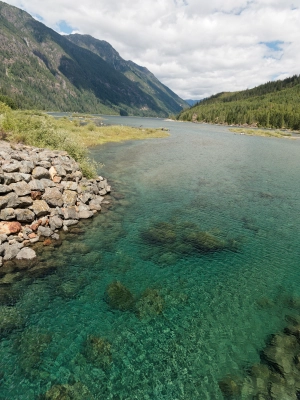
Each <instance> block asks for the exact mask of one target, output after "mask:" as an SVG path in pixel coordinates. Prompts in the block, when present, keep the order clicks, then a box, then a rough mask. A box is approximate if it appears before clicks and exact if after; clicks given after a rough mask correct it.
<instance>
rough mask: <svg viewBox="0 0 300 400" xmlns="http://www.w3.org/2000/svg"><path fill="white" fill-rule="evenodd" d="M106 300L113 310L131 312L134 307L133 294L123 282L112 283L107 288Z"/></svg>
mask: <svg viewBox="0 0 300 400" xmlns="http://www.w3.org/2000/svg"><path fill="white" fill-rule="evenodd" d="M105 300H106V301H107V303H108V304H109V306H110V307H111V308H114V309H116V310H120V311H130V310H132V309H133V306H134V297H133V294H132V293H131V292H130V290H129V289H127V287H126V286H124V285H123V284H122V283H121V282H119V281H115V282H112V283H110V284H109V285H108V286H107V288H106V293H105Z"/></svg>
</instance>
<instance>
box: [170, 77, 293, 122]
mask: <svg viewBox="0 0 300 400" xmlns="http://www.w3.org/2000/svg"><path fill="white" fill-rule="evenodd" d="M177 118H178V119H179V120H183V121H198V122H212V123H220V124H228V125H243V124H248V125H252V126H254V125H256V126H261V127H267V128H287V129H293V130H299V129H300V75H295V76H292V77H291V78H287V79H284V80H278V81H274V82H268V83H266V84H264V85H260V86H257V87H255V88H253V89H247V90H243V91H240V92H234V93H224V92H222V93H218V94H216V95H214V96H211V97H209V98H207V99H204V100H203V101H201V102H200V103H199V104H197V105H196V106H194V107H192V108H190V109H188V110H187V111H182V112H181V113H180V114H179V115H178V117H177Z"/></svg>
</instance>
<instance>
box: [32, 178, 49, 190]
mask: <svg viewBox="0 0 300 400" xmlns="http://www.w3.org/2000/svg"><path fill="white" fill-rule="evenodd" d="M28 185H29V187H30V189H31V190H32V191H37V192H43V191H44V190H45V188H44V185H43V183H42V182H41V181H40V180H38V179H33V180H32V181H30V182H29V184H28Z"/></svg>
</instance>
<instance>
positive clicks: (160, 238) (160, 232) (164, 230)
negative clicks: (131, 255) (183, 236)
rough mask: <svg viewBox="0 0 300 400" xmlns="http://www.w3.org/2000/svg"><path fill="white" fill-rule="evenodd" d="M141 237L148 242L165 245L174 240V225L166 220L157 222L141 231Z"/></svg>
mask: <svg viewBox="0 0 300 400" xmlns="http://www.w3.org/2000/svg"><path fill="white" fill-rule="evenodd" d="M141 237H142V239H143V240H144V241H145V242H147V243H149V244H156V245H165V244H168V243H173V242H174V241H176V237H177V235H176V231H175V226H174V225H173V224H171V223H168V222H157V223H156V224H154V225H152V226H151V227H150V228H148V229H147V230H145V231H143V232H142V233H141Z"/></svg>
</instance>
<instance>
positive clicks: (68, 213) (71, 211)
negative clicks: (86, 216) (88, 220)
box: [62, 207, 78, 219]
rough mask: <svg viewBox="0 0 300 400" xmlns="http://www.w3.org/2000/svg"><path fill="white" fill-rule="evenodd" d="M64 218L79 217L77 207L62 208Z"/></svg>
mask: <svg viewBox="0 0 300 400" xmlns="http://www.w3.org/2000/svg"><path fill="white" fill-rule="evenodd" d="M62 212H63V217H64V219H78V213H77V212H76V209H75V207H65V208H63V209H62Z"/></svg>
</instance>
